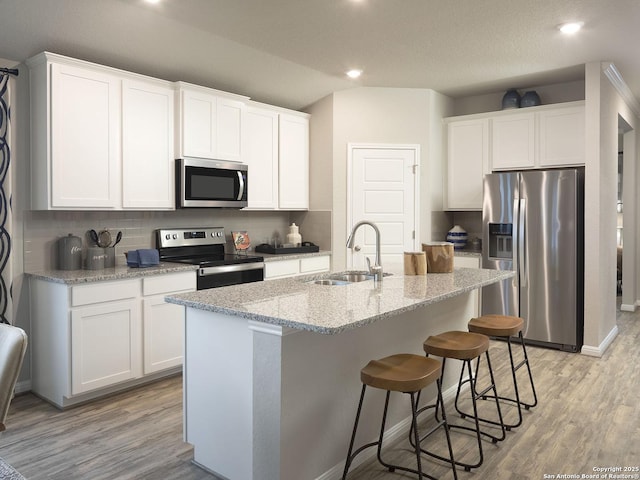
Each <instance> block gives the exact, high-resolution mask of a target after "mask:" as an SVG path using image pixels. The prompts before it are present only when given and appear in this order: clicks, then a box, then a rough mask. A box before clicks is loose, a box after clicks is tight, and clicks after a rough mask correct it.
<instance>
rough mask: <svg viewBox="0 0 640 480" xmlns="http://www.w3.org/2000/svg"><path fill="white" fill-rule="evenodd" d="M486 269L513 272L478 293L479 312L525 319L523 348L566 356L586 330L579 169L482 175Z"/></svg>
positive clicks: (580, 171)
mask: <svg viewBox="0 0 640 480" xmlns="http://www.w3.org/2000/svg"><path fill="white" fill-rule="evenodd" d="M482 221H483V241H482V264H483V267H484V268H491V269H497V270H515V271H516V276H515V277H513V278H512V279H509V280H505V281H502V282H500V283H496V284H493V285H490V286H487V287H484V288H483V289H482V313H483V314H485V315H486V314H499V315H516V316H519V317H522V318H523V319H524V320H525V327H524V331H523V334H524V337H525V340H526V341H527V342H528V343H531V344H538V345H543V346H548V347H553V348H558V349H561V350H567V351H578V350H579V349H580V348H581V346H582V336H583V325H584V169H583V168H575V169H562V170H531V171H523V172H505V173H494V174H489V175H486V176H485V178H484V201H483V209H482Z"/></svg>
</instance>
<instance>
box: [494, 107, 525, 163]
mask: <svg viewBox="0 0 640 480" xmlns="http://www.w3.org/2000/svg"><path fill="white" fill-rule="evenodd" d="M491 122H492V125H491V132H492V135H491V137H492V142H491V146H492V148H491V150H492V151H491V166H492V168H493V169H494V170H500V169H523V168H533V167H534V166H535V155H536V145H535V115H534V113H533V112H527V113H517V114H512V115H504V116H499V117H495V118H493V119H492V120H491Z"/></svg>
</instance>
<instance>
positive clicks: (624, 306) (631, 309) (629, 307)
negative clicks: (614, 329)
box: [620, 302, 638, 312]
mask: <svg viewBox="0 0 640 480" xmlns="http://www.w3.org/2000/svg"><path fill="white" fill-rule="evenodd" d="M637 306H638V302H636V303H634V304H633V305H629V304H626V303H621V304H620V310H621V311H622V312H635V311H636V308H637Z"/></svg>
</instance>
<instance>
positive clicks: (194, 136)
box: [182, 90, 217, 158]
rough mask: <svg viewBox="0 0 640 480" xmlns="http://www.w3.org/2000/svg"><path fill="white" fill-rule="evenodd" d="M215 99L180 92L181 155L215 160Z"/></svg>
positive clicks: (199, 94) (208, 96)
mask: <svg viewBox="0 0 640 480" xmlns="http://www.w3.org/2000/svg"><path fill="white" fill-rule="evenodd" d="M216 100H217V99H216V97H215V96H213V95H207V94H204V93H201V92H191V91H188V90H183V91H182V155H183V156H185V157H201V158H216V105H217V104H216Z"/></svg>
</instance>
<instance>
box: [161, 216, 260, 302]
mask: <svg viewBox="0 0 640 480" xmlns="http://www.w3.org/2000/svg"><path fill="white" fill-rule="evenodd" d="M225 238H226V237H225V234H224V228H222V227H204V228H203V227H196V228H169V229H161V230H156V247H157V248H158V251H159V252H160V260H162V261H165V262H177V263H188V264H190V265H198V266H199V268H198V279H197V289H198V290H204V289H207V288H215V287H224V286H226V285H237V284H239V283H249V282H260V281H262V280H264V258H263V257H257V256H252V255H237V254H230V253H225V244H226V240H225Z"/></svg>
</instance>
